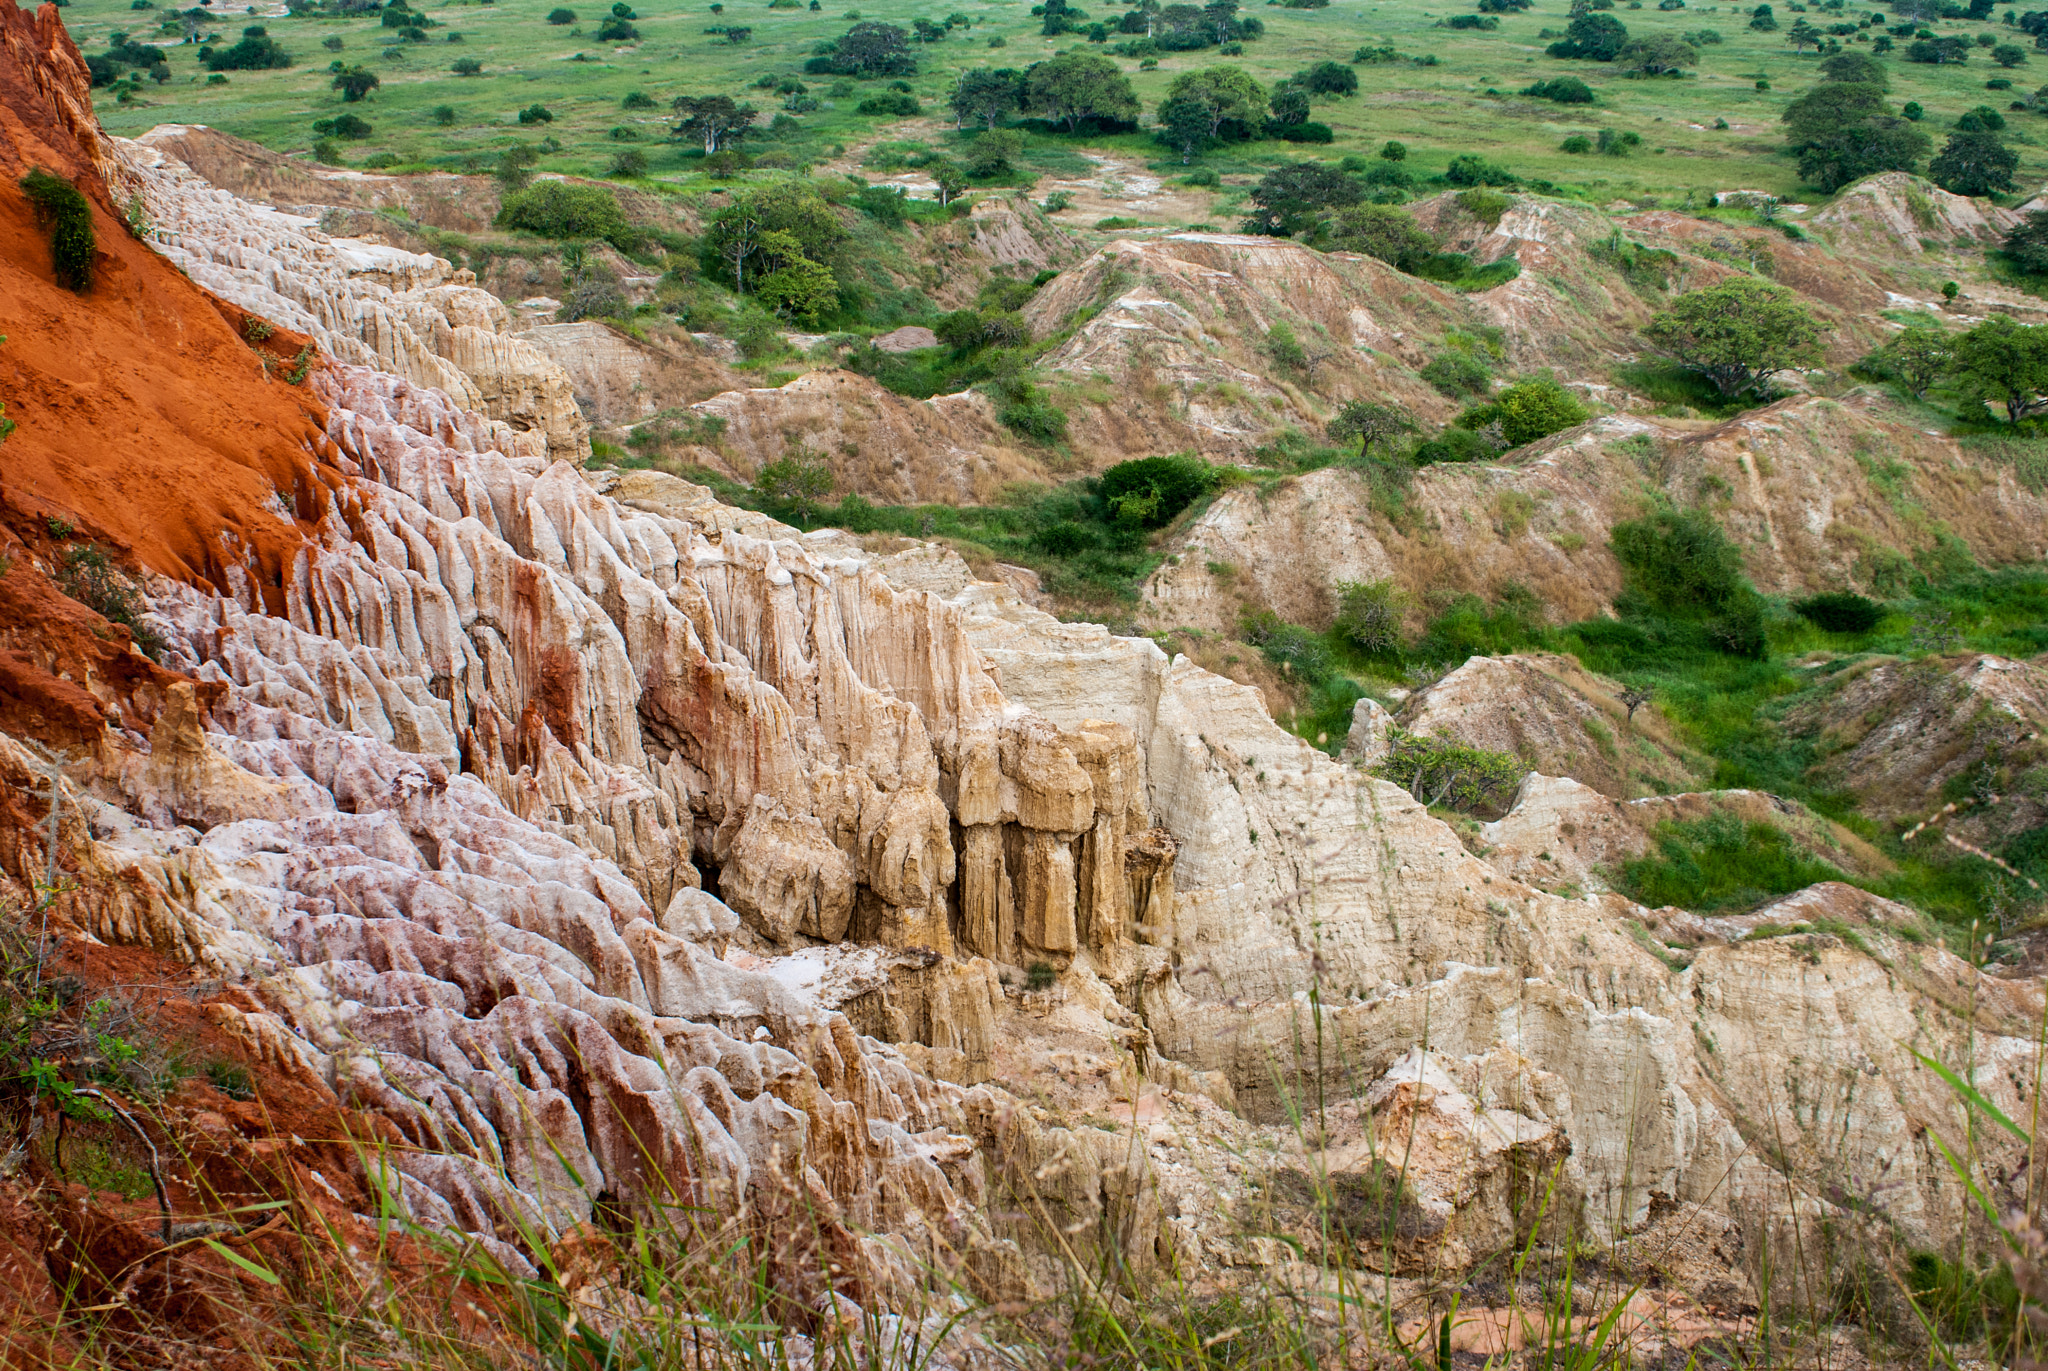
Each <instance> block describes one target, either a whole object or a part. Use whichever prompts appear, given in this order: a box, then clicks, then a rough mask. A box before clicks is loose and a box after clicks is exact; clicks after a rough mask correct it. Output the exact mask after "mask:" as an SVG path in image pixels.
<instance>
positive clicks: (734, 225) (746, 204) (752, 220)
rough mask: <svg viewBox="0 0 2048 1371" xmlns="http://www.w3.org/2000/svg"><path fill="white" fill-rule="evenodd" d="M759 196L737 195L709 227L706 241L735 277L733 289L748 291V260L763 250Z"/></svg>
mask: <svg viewBox="0 0 2048 1371" xmlns="http://www.w3.org/2000/svg"><path fill="white" fill-rule="evenodd" d="M762 218H763V216H762V213H761V205H760V200H759V197H757V196H753V195H736V196H734V197H733V202H732V203H731V204H729V205H727V206H726V207H725V208H724V209H722V210H720V211H719V212H718V214H717V216H716V217H714V218H713V219H712V221H711V226H710V227H709V228H708V229H706V230H705V233H704V245H705V247H707V248H708V249H710V251H711V254H712V256H714V257H715V258H717V259H718V262H719V264H720V265H721V266H723V267H724V268H725V271H726V275H728V276H730V277H731V278H732V284H733V289H734V290H736V291H738V292H739V293H740V294H742V295H744V294H746V293H747V263H748V261H749V260H750V259H751V258H752V257H753V256H754V254H756V253H757V252H759V251H760V250H761V234H762V232H763V230H764V229H765V227H766V226H765V225H764V224H763V223H762Z"/></svg>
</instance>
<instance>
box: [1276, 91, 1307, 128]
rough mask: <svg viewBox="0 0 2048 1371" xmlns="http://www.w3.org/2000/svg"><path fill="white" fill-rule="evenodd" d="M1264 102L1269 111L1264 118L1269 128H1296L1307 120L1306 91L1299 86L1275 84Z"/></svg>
mask: <svg viewBox="0 0 2048 1371" xmlns="http://www.w3.org/2000/svg"><path fill="white" fill-rule="evenodd" d="M1266 103H1267V107H1268V109H1269V111H1270V113H1269V114H1268V116H1267V119H1266V127H1267V129H1269V130H1271V129H1291V128H1298V127H1300V126H1301V125H1303V124H1306V123H1307V122H1308V116H1309V104H1308V92H1307V91H1305V90H1303V89H1302V88H1301V87H1300V86H1297V85H1293V84H1287V85H1279V86H1275V87H1273V94H1272V96H1271V97H1270V98H1269V99H1268V100H1267V102H1266Z"/></svg>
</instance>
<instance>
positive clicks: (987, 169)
mask: <svg viewBox="0 0 2048 1371" xmlns="http://www.w3.org/2000/svg"><path fill="white" fill-rule="evenodd" d="M1023 155H1024V140H1023V138H1021V137H1019V136H1018V135H1017V134H1015V133H1012V132H1011V131H1010V130H1008V129H983V130H982V131H981V132H980V133H979V134H978V135H976V137H975V139H974V143H973V145H972V146H970V147H969V148H968V150H967V172H968V174H969V175H970V176H1008V175H1009V174H1010V173H1011V172H1013V171H1015V170H1016V169H1017V159H1018V158H1019V157H1021V156H1023Z"/></svg>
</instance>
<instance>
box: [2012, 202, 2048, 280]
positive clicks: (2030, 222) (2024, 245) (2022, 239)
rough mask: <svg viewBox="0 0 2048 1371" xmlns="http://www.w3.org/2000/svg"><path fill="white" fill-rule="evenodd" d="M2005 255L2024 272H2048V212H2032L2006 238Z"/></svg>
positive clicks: (2014, 226)
mask: <svg viewBox="0 0 2048 1371" xmlns="http://www.w3.org/2000/svg"><path fill="white" fill-rule="evenodd" d="M2005 255H2006V256H2008V257H2010V258H2012V260H2013V264H2014V265H2015V266H2017V267H2019V268H2020V269H2021V270H2022V271H2043V272H2048V210H2039V209H2037V210H2030V211H2028V213H2027V216H2026V217H2025V218H2024V219H2021V220H2020V221H2019V223H2017V224H2015V225H2013V230H2012V232H2011V233H2008V234H2007V235H2006V236H2005Z"/></svg>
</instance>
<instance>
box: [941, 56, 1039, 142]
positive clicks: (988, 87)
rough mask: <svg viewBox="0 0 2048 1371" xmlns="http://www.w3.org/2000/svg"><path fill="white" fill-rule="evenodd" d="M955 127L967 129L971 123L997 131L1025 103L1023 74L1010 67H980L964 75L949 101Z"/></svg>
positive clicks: (961, 76)
mask: <svg viewBox="0 0 2048 1371" xmlns="http://www.w3.org/2000/svg"><path fill="white" fill-rule="evenodd" d="M946 103H947V104H948V105H950V106H951V107H952V110H953V118H954V121H955V127H958V128H966V127H967V125H968V122H969V121H970V120H971V121H973V122H975V123H978V124H985V125H986V126H988V127H989V128H994V127H995V126H996V125H997V124H999V123H1001V122H1002V121H1003V120H1004V119H1005V118H1006V117H1007V116H1009V115H1011V114H1014V113H1016V111H1017V109H1018V107H1019V106H1021V105H1022V104H1023V103H1024V77H1023V74H1022V73H1020V72H1017V71H1013V70H1011V69H1010V68H1009V67H996V68H989V67H977V68H975V69H974V70H973V71H963V72H961V73H960V79H959V81H957V82H956V83H954V86H953V94H952V95H951V96H950V97H948V99H947V102H946Z"/></svg>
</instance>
